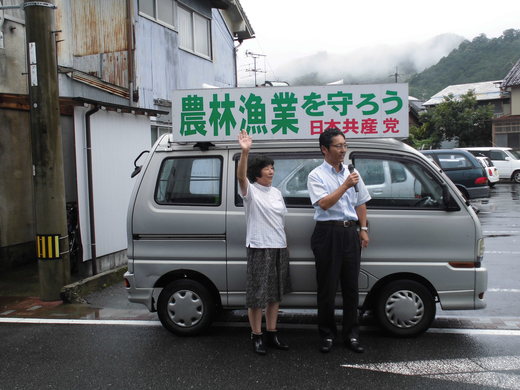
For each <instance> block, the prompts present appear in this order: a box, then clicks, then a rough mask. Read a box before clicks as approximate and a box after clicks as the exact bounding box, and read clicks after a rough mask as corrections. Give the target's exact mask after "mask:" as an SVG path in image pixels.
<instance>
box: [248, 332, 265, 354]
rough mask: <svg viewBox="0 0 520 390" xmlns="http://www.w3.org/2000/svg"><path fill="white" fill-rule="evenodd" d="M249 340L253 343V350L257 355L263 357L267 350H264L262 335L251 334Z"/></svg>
mask: <svg viewBox="0 0 520 390" xmlns="http://www.w3.org/2000/svg"><path fill="white" fill-rule="evenodd" d="M251 340H252V341H253V350H254V351H255V353H257V354H259V355H265V354H266V353H267V350H266V349H265V343H264V335H263V334H254V333H251Z"/></svg>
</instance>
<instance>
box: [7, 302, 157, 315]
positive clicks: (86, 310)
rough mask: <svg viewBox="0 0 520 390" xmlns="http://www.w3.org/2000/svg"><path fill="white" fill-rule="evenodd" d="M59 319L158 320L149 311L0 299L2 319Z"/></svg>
mask: <svg viewBox="0 0 520 390" xmlns="http://www.w3.org/2000/svg"><path fill="white" fill-rule="evenodd" d="M2 317H3V318H7V317H10V318H58V319H74V320H79V319H81V320H156V319H157V315H156V314H155V313H150V312H148V311H144V310H140V311H135V310H126V309H118V308H99V307H95V306H91V305H89V304H79V303H78V304H76V303H63V302H62V301H53V302H43V301H41V300H39V299H38V298H36V297H0V318H2Z"/></svg>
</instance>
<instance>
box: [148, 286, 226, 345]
mask: <svg viewBox="0 0 520 390" xmlns="http://www.w3.org/2000/svg"><path fill="white" fill-rule="evenodd" d="M215 309H216V307H215V301H214V299H213V296H212V295H211V293H210V291H209V290H208V289H207V288H206V287H204V286H203V285H202V284H201V283H199V282H197V281H195V280H191V279H180V280H176V281H174V282H172V283H170V284H169V285H168V286H166V287H165V288H164V289H163V290H162V292H161V294H160V295H159V299H158V301H157V314H158V316H159V320H160V321H161V323H162V324H163V326H164V327H165V328H166V329H168V330H169V331H170V332H173V333H175V334H177V335H179V336H194V335H197V334H199V333H200V332H202V331H204V330H205V329H206V328H207V327H209V325H211V322H212V321H213V317H214V315H215Z"/></svg>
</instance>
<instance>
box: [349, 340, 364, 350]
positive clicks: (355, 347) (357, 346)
mask: <svg viewBox="0 0 520 390" xmlns="http://www.w3.org/2000/svg"><path fill="white" fill-rule="evenodd" d="M345 345H346V346H347V348H349V349H351V350H352V351H354V352H357V353H363V352H365V348H363V346H362V345H361V344H360V343H359V340H358V339H350V340H347V341H345Z"/></svg>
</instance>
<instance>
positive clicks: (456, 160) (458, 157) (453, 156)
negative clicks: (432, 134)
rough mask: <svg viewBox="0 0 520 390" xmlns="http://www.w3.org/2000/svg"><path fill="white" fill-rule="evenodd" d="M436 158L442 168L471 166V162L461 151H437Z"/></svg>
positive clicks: (469, 167)
mask: <svg viewBox="0 0 520 390" xmlns="http://www.w3.org/2000/svg"><path fill="white" fill-rule="evenodd" d="M437 158H438V159H439V164H440V166H441V168H442V169H444V170H450V169H464V168H468V169H471V168H473V163H472V162H471V161H470V160H469V159H468V158H467V157H466V156H464V155H463V154H461V153H438V154H437Z"/></svg>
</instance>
